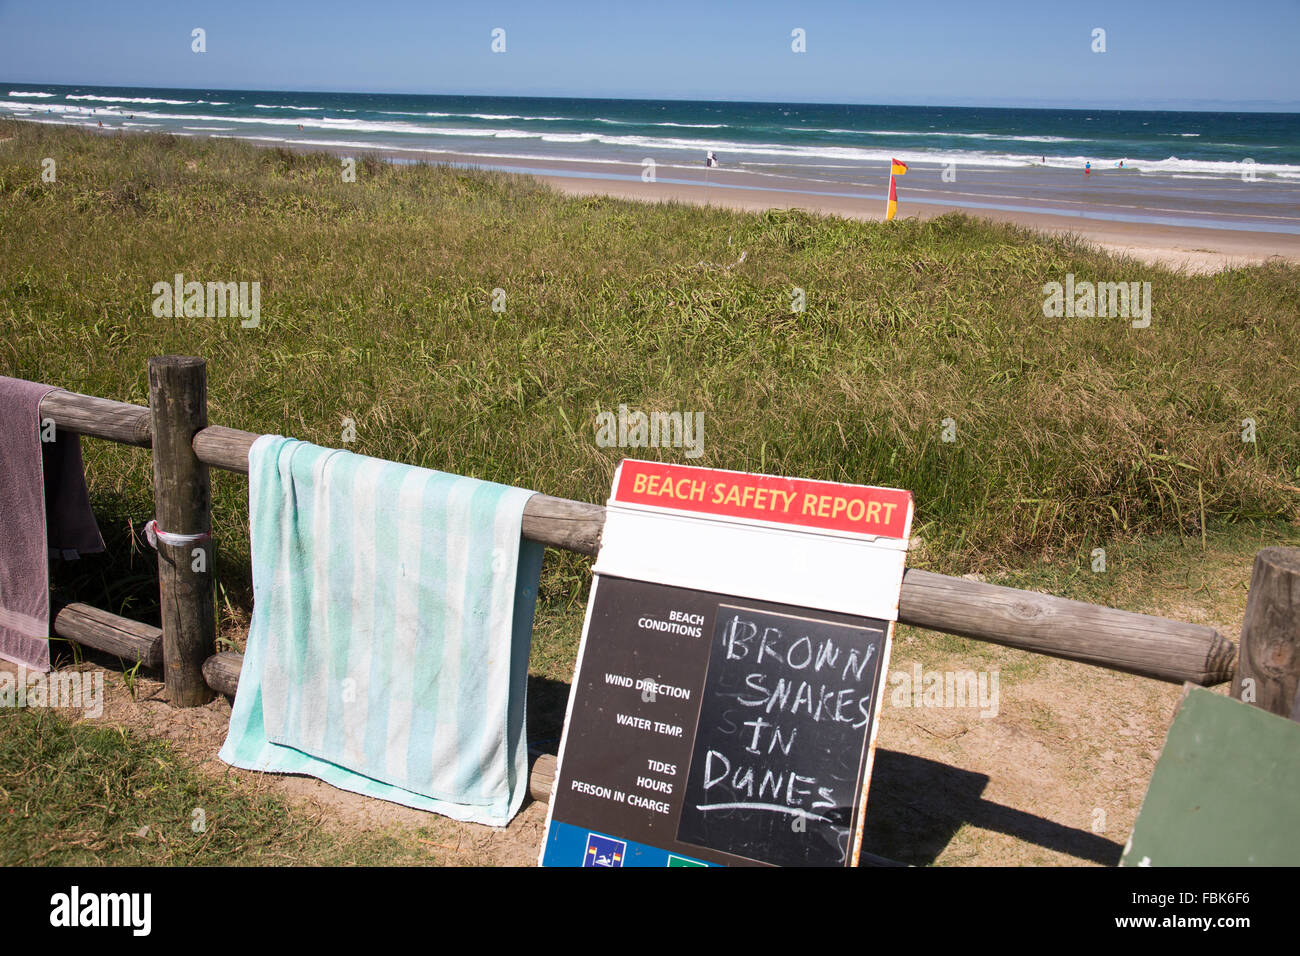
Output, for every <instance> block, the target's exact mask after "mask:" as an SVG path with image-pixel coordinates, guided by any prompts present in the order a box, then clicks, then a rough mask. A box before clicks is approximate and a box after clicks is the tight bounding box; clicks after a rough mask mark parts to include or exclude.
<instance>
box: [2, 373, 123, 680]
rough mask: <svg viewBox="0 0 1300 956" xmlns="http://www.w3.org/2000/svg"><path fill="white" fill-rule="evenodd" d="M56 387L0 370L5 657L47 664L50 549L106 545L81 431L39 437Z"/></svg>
mask: <svg viewBox="0 0 1300 956" xmlns="http://www.w3.org/2000/svg"><path fill="white" fill-rule="evenodd" d="M52 391H54V387H53V386H51V385H38V384H37V383H35V382H25V381H23V380H21V379H16V378H6V377H5V376H3V375H0V657H3V658H4V659H5V660H9V661H13V662H14V663H16V664H25V665H27V666H28V667H33V668H38V669H40V670H42V671H47V670H49V669H50V641H49V636H50V566H49V556H50V554H51V553H55V554H58V555H60V556H62V557H65V558H75V557H77V556H78V555H80V554H90V553H93V552H95V551H103V550H104V539H103V538H102V537H100V534H99V526H98V525H97V524H96V523H95V515H94V513H93V512H92V511H91V510H90V495H89V494H88V493H87V491H86V475H85V472H84V471H83V469H82V464H81V437H80V436H79V435H77V434H75V433H72V432H64V433H63V434H61V435H60V434H57V433H55V432H53V429H52V427H51V429H50V430H49V431H47V435H49V434H52V435H53V437H54V438H55V439H56V440H54V441H41V423H40V409H41V400H42V399H44V398H45V396H46V395H48V394H49V393H50V392H52Z"/></svg>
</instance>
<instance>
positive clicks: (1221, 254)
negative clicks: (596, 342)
mask: <svg viewBox="0 0 1300 956" xmlns="http://www.w3.org/2000/svg"><path fill="white" fill-rule="evenodd" d="M539 178H541V179H543V180H544V181H546V182H548V183H550V184H551V185H552V186H554V187H555V188H556V189H558V190H560V191H561V192H563V193H565V194H566V195H570V196H591V195H602V196H617V197H619V198H621V199H636V200H640V201H642V202H663V201H674V202H687V203H697V204H705V203H710V204H713V205H719V206H725V207H727V208H729V209H745V210H750V211H757V212H761V211H763V210H766V209H807V210H810V211H815V212H821V213H830V214H834V215H839V216H845V217H847V218H852V219H870V220H881V219H884V210H883V208H882V207H883V204H882V203H881V202H880V200H879V199H870V200H868V199H861V200H855V199H844V198H839V197H818V196H810V195H807V194H804V193H796V192H781V191H763V192H746V193H740V192H735V191H732V190H726V189H718V188H712V189H710V188H708V187H705V186H689V185H679V184H660V183H640V182H621V181H616V180H590V179H574V178H570V177H566V176H561V175H547V176H541V177H539ZM899 205H900V208H902V207H904V206H905V205H906V203H905V202H900V204H899ZM948 212H966V213H968V214H970V215H973V216H976V217H978V218H983V219H991V220H993V221H995V222H1009V223H1014V224H1015V225H1018V226H1025V227H1027V228H1031V229H1038V230H1041V231H1043V232H1050V233H1056V234H1073V235H1076V236H1080V237H1082V238H1084V239H1087V240H1089V241H1091V242H1094V243H1096V244H1097V245H1099V246H1101V247H1102V248H1104V249H1107V250H1109V251H1111V252H1114V253H1117V254H1120V255H1126V256H1129V257H1131V258H1133V259H1136V260H1138V261H1139V262H1144V263H1147V264H1150V265H1160V266H1165V267H1167V268H1171V269H1178V270H1182V271H1185V272H1190V273H1208V272H1220V271H1222V270H1223V269H1227V268H1232V267H1235V266H1245V265H1258V264H1259V263H1262V262H1266V261H1268V260H1269V259H1274V258H1277V259H1282V260H1285V261H1289V262H1294V263H1300V236H1294V235H1290V234H1286V233H1263V232H1233V231H1229V230H1226V229H1195V228H1190V227H1174V226H1160V225H1147V224H1143V223H1124V222H1101V221H1094V220H1084V219H1079V218H1073V217H1068V216H1058V215H1051V214H1046V213H1042V214H1040V213H1006V212H999V211H996V210H985V209H978V210H970V209H965V210H963V209H961V208H960V207H958V206H938V205H926V206H916V207H914V208H913V209H912V210H908V211H907V212H902V213H900V218H905V217H907V216H916V217H918V218H921V219H930V218H933V217H935V216H940V215H943V214H944V213H948Z"/></svg>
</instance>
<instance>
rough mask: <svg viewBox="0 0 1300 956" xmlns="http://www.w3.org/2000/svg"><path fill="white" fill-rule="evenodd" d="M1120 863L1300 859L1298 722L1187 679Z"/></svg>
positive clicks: (1283, 862) (1293, 862) (1292, 862)
mask: <svg viewBox="0 0 1300 956" xmlns="http://www.w3.org/2000/svg"><path fill="white" fill-rule="evenodd" d="M1120 866H1300V723H1296V722H1295V721H1291V720H1287V719H1286V718H1284V717H1278V716H1276V715H1275V714H1270V713H1268V712H1267V711H1263V710H1260V709H1259V708H1258V707H1252V706H1251V705H1249V704H1243V703H1241V702H1240V701H1237V700H1233V699H1232V698H1230V697H1224V696H1222V695H1220V694H1215V693H1212V692H1211V691H1208V690H1205V689H1203V688H1199V687H1189V689H1188V691H1187V693H1186V695H1185V696H1184V697H1183V700H1182V703H1181V705H1180V707H1179V708H1178V713H1177V715H1176V716H1175V717H1174V722H1173V724H1172V726H1170V728H1169V736H1168V737H1167V738H1166V740H1165V749H1164V751H1163V752H1162V753H1161V754H1160V759H1159V761H1157V762H1156V769H1155V773H1153V774H1152V775H1151V784H1150V786H1149V787H1147V795H1146V798H1145V799H1144V800H1143V801H1142V810H1141V812H1140V813H1139V814H1138V818H1137V823H1136V824H1135V825H1134V827H1133V836H1132V838H1131V839H1130V840H1129V843H1128V846H1127V847H1126V848H1125V850H1124V857H1123V859H1122V860H1121V861H1120Z"/></svg>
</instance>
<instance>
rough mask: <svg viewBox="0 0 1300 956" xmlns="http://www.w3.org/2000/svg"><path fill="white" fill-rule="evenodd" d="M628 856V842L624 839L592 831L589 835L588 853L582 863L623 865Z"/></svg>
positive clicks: (584, 864)
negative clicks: (616, 838)
mask: <svg viewBox="0 0 1300 956" xmlns="http://www.w3.org/2000/svg"><path fill="white" fill-rule="evenodd" d="M626 856H627V843H625V842H624V841H623V840H615V839H613V838H612V837H606V836H601V835H600V834H598V833H592V834H589V835H588V837H587V853H586V856H585V857H584V858H583V861H582V865H583V866H622V865H623V859H624V857H626Z"/></svg>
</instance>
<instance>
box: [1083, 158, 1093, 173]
mask: <svg viewBox="0 0 1300 956" xmlns="http://www.w3.org/2000/svg"><path fill="white" fill-rule="evenodd" d="M1083 174H1084V175H1085V176H1091V175H1092V162H1091V161H1089V162H1086V163H1084V164H1083Z"/></svg>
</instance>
